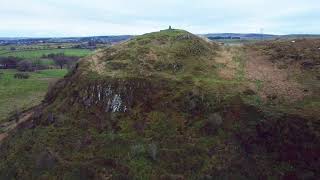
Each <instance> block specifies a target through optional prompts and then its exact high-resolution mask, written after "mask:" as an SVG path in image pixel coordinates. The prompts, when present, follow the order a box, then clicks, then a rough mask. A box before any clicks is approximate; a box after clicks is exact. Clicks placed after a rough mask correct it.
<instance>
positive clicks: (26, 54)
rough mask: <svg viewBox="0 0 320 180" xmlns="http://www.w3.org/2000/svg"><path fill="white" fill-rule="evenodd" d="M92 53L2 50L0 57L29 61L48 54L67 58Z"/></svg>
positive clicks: (79, 50)
mask: <svg viewBox="0 0 320 180" xmlns="http://www.w3.org/2000/svg"><path fill="white" fill-rule="evenodd" d="M91 52H92V51H91V50H89V49H50V50H40V49H39V50H23V51H19V50H17V51H6V50H0V57H8V56H14V57H20V58H29V59H37V58H41V57H42V56H43V55H48V54H52V53H54V54H57V53H64V54H65V55H66V56H77V57H84V56H87V55H89V54H90V53H91Z"/></svg>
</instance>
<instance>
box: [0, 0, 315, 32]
mask: <svg viewBox="0 0 320 180" xmlns="http://www.w3.org/2000/svg"><path fill="white" fill-rule="evenodd" d="M3 1H4V2H3ZM0 19H1V24H0V37H45V36H51V37H53V36H59V37H61V36H92V35H119V34H134V35H136V34H143V33H146V32H151V31H158V30H160V29H165V28H167V27H168V26H169V25H172V26H173V27H174V28H179V29H186V30H188V31H190V32H192V33H224V32H239V33H259V32H260V29H264V31H263V32H264V33H270V34H298V33H309V34H311V33H313V34H320V0H1V3H0Z"/></svg>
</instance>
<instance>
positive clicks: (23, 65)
mask: <svg viewBox="0 0 320 180" xmlns="http://www.w3.org/2000/svg"><path fill="white" fill-rule="evenodd" d="M17 70H18V71H29V72H30V71H33V70H34V68H33V66H32V62H31V61H28V60H24V61H21V62H19V63H18V66H17Z"/></svg>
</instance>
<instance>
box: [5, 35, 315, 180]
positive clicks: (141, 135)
mask: <svg viewBox="0 0 320 180" xmlns="http://www.w3.org/2000/svg"><path fill="white" fill-rule="evenodd" d="M221 48H222V47H220V46H218V45H217V44H215V43H213V42H210V41H207V40H206V39H202V38H200V37H198V36H196V35H193V34H191V33H189V32H186V31H183V30H165V31H160V32H155V33H149V34H145V35H142V36H137V37H135V38H133V39H132V40H129V41H127V42H124V43H122V44H119V45H115V46H112V47H109V48H107V49H103V50H99V51H97V52H96V53H95V54H93V55H91V56H88V57H86V58H83V59H82V60H81V61H80V62H79V63H78V64H77V66H76V67H75V68H74V69H73V71H72V72H70V73H69V74H68V75H67V76H66V77H65V78H64V79H62V80H61V81H59V82H58V83H57V84H56V85H55V86H54V87H52V88H51V89H50V91H49V92H48V94H47V96H46V98H45V100H44V102H43V104H42V105H41V106H39V107H37V108H35V109H34V110H33V114H32V117H31V118H30V119H29V120H28V121H25V122H24V123H21V124H20V126H19V129H17V132H16V133H14V134H12V135H11V136H10V137H9V138H7V139H6V140H5V141H4V142H3V143H2V145H1V147H0V158H1V162H0V172H4V173H0V179H13V178H17V179H21V178H26V177H32V178H35V179H81V178H84V179H215V178H217V179H259V178H261V177H266V178H267V177H268V178H275V179H277V178H279V179H281V178H284V177H286V176H288V177H291V176H290V175H291V174H292V173H294V174H296V175H297V176H298V175H299V176H310V177H313V176H316V174H315V173H317V172H316V170H313V169H312V168H313V167H317V163H318V161H317V159H316V157H317V153H316V152H317V147H318V146H317V144H319V139H318V138H317V135H315V133H314V131H313V129H312V128H310V127H312V124H314V122H313V119H307V118H304V117H301V116H298V115H293V114H281V113H276V112H275V111H271V112H270V111H267V110H265V109H262V108H261V107H262V105H261V103H260V104H259V102H260V101H258V100H260V99H258V97H257V95H256V94H255V92H254V91H252V90H250V89H249V90H248V86H247V84H246V83H247V82H246V81H247V80H246V79H245V77H244V73H245V72H244V69H243V68H244V65H243V64H242V62H243V59H244V58H243V56H242V55H241V53H238V54H237V56H235V57H229V56H228V55H226V57H227V58H225V59H221V54H223V53H227V52H231V50H230V49H229V50H225V51H222V49H221ZM235 51H237V52H240V50H239V49H236V50H235ZM239 54H240V55H239ZM222 62H226V63H225V64H223V63H222ZM228 63H230V64H228ZM235 67H236V68H239V69H238V70H237V71H235V72H234V73H230V72H233V71H231V70H233V69H232V68H235ZM228 68H229V69H228ZM221 74H224V75H225V74H229V75H232V77H234V78H230V79H228V78H226V77H225V76H223V77H222V76H221ZM257 99H258V100H257ZM309 140H311V141H309ZM297 142H298V144H297ZM306 152H308V156H307V157H306V156H304V155H305V153H306Z"/></svg>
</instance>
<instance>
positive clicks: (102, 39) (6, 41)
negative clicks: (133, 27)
mask: <svg viewBox="0 0 320 180" xmlns="http://www.w3.org/2000/svg"><path fill="white" fill-rule="evenodd" d="M132 37H133V36H131V35H120V36H91V37H63V38H59V37H57V38H5V37H0V45H1V44H3V45H10V44H37V43H85V42H89V41H94V42H96V43H103V44H113V43H117V42H121V41H126V40H128V39H131V38H132Z"/></svg>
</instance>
